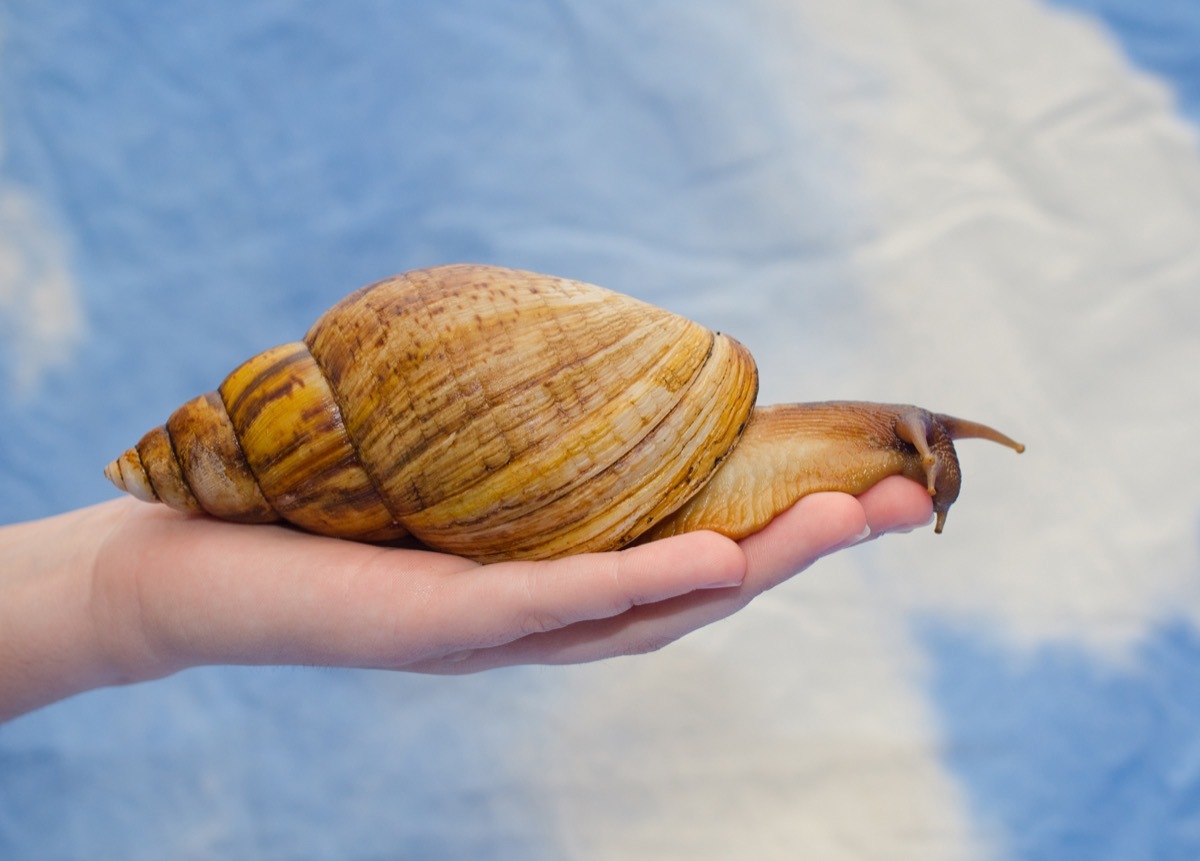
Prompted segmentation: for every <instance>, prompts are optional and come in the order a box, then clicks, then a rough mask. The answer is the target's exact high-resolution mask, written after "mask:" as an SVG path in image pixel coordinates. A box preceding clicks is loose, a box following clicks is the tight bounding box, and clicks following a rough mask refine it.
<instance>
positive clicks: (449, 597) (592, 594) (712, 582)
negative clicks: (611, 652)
mask: <svg viewBox="0 0 1200 861" xmlns="http://www.w3.org/2000/svg"><path fill="white" fill-rule="evenodd" d="M745 571H746V560H745V556H744V555H743V553H742V551H741V549H740V548H739V547H738V545H737V544H736V543H735V542H733V541H730V540H729V539H728V538H724V537H722V536H720V535H717V534H715V533H711V532H694V533H689V534H686V535H679V536H675V537H673V538H669V539H664V540H662V541H655V542H651V543H648V544H645V545H640V546H635V547H631V548H629V549H626V550H623V551H620V552H617V553H591V554H583V555H579V556H570V557H566V558H564V559H558V560H553V561H549V562H538V563H529V562H502V563H497V564H494V565H487V566H483V567H481V568H478V569H475V570H473V571H470V572H466V573H465V574H464V575H459V576H456V577H453V578H447V579H446V583H445V589H444V590H443V592H442V599H441V600H440V601H439V606H440V607H441V608H442V610H443V611H444V612H446V613H453V614H457V615H458V626H459V629H460V632H461V634H462V636H463V637H464V638H465V639H464V642H463V643H462V646H463V647H464V648H483V647H489V646H496V645H502V644H505V643H509V642H512V641H514V640H517V639H521V638H524V637H527V636H529V635H531V634H542V633H545V632H548V631H554V630H557V629H560V628H564V627H567V626H570V625H576V624H578V623H581V622H587V621H591V620H597V619H608V618H611V617H614V616H618V615H620V614H623V613H625V612H626V611H628V610H630V609H632V608H634V607H638V606H642V605H647V604H654V603H657V602H661V601H664V600H667V599H670V598H674V597H676V596H679V595H684V594H687V593H689V592H693V591H695V590H709V589H715V588H727V587H730V586H735V585H737V584H739V583H741V582H742V579H743V577H744V576H745ZM481 606H483V607H486V608H487V612H486V613H482V612H480V608H481ZM472 608H474V611H472ZM464 623H465V624H464Z"/></svg>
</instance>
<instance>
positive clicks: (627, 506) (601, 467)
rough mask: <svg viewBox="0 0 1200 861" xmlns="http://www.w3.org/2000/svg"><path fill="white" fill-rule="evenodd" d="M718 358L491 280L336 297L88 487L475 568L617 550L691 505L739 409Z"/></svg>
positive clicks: (737, 382) (712, 342)
mask: <svg viewBox="0 0 1200 861" xmlns="http://www.w3.org/2000/svg"><path fill="white" fill-rule="evenodd" d="M756 392H757V375H756V370H755V366H754V361H753V359H752V358H751V356H750V354H749V353H748V352H747V351H746V349H745V348H744V347H742V346H741V345H740V344H738V343H737V342H736V341H734V340H733V339H731V338H729V337H727V336H724V335H720V334H717V333H714V332H712V331H710V330H708V329H706V328H704V327H703V326H700V325H699V324H697V323H694V322H691V321H690V320H687V319H685V318H683V317H680V316H678V315H675V314H671V313H669V312H667V311H665V310H662V309H660V308H657V307H655V306H653V305H648V304H646V303H644V302H640V301H637V300H634V299H632V298H630V297H627V296H623V295H620V294H618V293H614V292H612V291H609V290H605V289H603V288H600V287H595V286H592V285H588V284H583V283H580V282H577V281H570V280H566V279H562V278H554V277H550V276H545V275H537V274H534V273H529V272H518V271H512V270H506V269H500V268H495V267H487V266H474V265H454V266H442V267H437V268H433V269H426V270H417V271H412V272H408V273H405V274H402V275H399V276H396V277H394V278H390V279H387V280H384V281H380V282H378V283H376V284H373V285H370V286H368V287H365V288H363V289H361V290H359V291H357V292H356V293H353V294H352V295H350V296H348V297H346V298H345V299H344V300H342V301H341V302H339V303H338V304H337V305H335V306H334V307H333V308H331V309H330V310H329V311H328V312H326V313H325V314H324V315H323V316H322V317H321V318H320V319H319V320H318V321H317V322H316V324H315V325H314V326H313V327H312V329H311V330H310V331H309V332H308V334H307V335H306V337H305V338H304V341H303V342H297V343H292V344H284V345H282V346H279V347H275V348H273V349H270V350H267V351H265V352H263V353H260V354H259V355H257V356H255V357H254V358H252V359H250V360H249V361H247V362H245V363H244V364H243V365H241V366H240V367H238V368H237V369H236V370H234V371H233V372H232V373H231V374H230V375H229V376H228V377H227V378H226V379H225V381H224V382H223V383H222V384H221V385H220V387H219V388H218V390H217V391H216V392H209V393H208V394H205V395H201V396H200V397H198V398H196V399H194V400H192V401H189V402H188V403H186V404H184V405H183V406H182V407H180V408H179V409H178V410H176V411H175V412H174V413H173V414H172V415H171V417H170V418H169V419H168V421H167V423H166V425H165V426H162V427H159V428H156V429H154V430H152V431H150V432H149V433H148V434H146V435H145V436H144V437H143V438H142V440H141V441H140V442H139V443H138V444H137V446H136V447H134V448H132V449H130V450H128V451H127V452H125V453H124V454H123V455H122V456H121V457H120V458H118V459H117V460H116V461H114V462H113V463H112V464H110V465H109V467H108V469H107V470H106V471H105V474H106V475H107V476H108V477H109V479H110V480H112V481H113V483H114V484H116V485H117V486H118V487H119V488H121V489H124V490H127V491H129V492H130V493H132V494H133V495H134V496H137V497H138V498H140V499H144V500H148V501H153V500H158V501H161V502H165V503H166V504H167V505H169V506H171V507H173V508H176V509H180V510H183V511H192V512H206V513H208V514H211V515H214V516H216V517H220V518H224V519H227V520H234V521H241V522H250V523H262V522H270V521H275V520H280V519H283V520H286V521H288V522H290V523H292V524H295V525H296V526H299V527H301V528H302V529H305V530H308V531H311V532H316V533H319V534H323V535H333V536H340V537H346V538H354V539H361V540H368V541H384V540H390V539H396V538H400V537H402V536H404V535H406V534H411V535H413V536H415V537H416V538H417V539H418V540H420V541H421V542H422V543H424V544H426V545H428V546H430V547H434V548H437V549H439V550H444V551H447V552H450V553H455V554H460V555H465V556H470V557H472V558H475V559H480V560H492V559H499V558H512V557H524V558H546V557H553V556H560V555H564V554H568V553H578V552H585V551H590V550H603V549H610V548H614V547H620V546H623V545H624V544H627V543H629V541H631V540H632V539H633V538H635V537H636V536H637V535H639V534H640V533H642V532H644V531H645V530H646V529H647V528H648V527H650V526H651V525H652V524H654V523H656V522H658V521H659V520H661V519H662V518H664V517H665V516H666V515H667V514H669V513H670V512H671V511H674V510H675V509H676V508H678V507H679V506H681V505H682V504H683V503H684V502H685V501H686V500H687V499H688V498H689V497H691V496H692V495H694V494H695V493H696V491H697V490H698V489H699V488H700V487H702V486H703V485H704V484H705V483H706V482H707V481H708V480H709V478H710V477H711V475H712V474H713V472H714V470H715V469H716V468H717V467H718V465H719V464H720V463H721V461H722V460H723V459H724V458H725V457H726V455H727V454H728V453H729V451H730V450H731V449H732V448H733V446H734V445H735V443H736V442H737V439H738V436H739V434H740V433H741V432H742V429H743V427H744V426H745V424H746V422H747V420H748V418H749V416H750V413H751V410H752V408H753V406H754V400H755V395H756Z"/></svg>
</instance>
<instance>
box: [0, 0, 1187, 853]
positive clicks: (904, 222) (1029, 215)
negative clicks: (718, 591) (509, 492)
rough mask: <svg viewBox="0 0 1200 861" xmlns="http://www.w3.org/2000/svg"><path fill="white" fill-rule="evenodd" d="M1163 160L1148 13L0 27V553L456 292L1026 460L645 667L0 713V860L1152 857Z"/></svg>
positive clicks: (294, 4)
mask: <svg viewBox="0 0 1200 861" xmlns="http://www.w3.org/2000/svg"><path fill="white" fill-rule="evenodd" d="M1197 122H1200V6H1198V5H1197V4H1195V3H1194V2H1191V0H1156V2H1154V3H1144V2H1141V0H1070V2H1062V3H1054V4H1051V3H1046V2H1034V0H1006V2H1002V3H1001V2H996V1H995V0H924V2H918V3H906V4H892V3H877V2H869V0H787V1H786V2H785V0H751V2H745V3H737V4H734V3H720V2H714V0H698V2H693V3H688V4H683V3H666V2H661V0H637V2H632V0H618V2H610V3H589V2H581V0H565V2H541V3H539V2H528V3H515V4H513V3H508V4H501V3H486V2H479V1H478V0H477V1H476V2H467V0H452V2H445V3H436V4H435V3H429V4H393V3H387V2H382V0H375V2H361V3H355V4H332V3H321V2H315V0H269V2H263V3H247V4H226V5H224V6H222V7H221V8H220V9H219V10H218V9H216V8H215V7H213V6H212V5H211V4H196V3H161V4H147V3H133V2H129V0H114V2H104V3H94V2H91V3H89V2H83V0H56V2H53V3H46V2H38V0H14V2H9V3H6V4H4V5H3V6H0V427H3V432H0V522H5V523H7V522H14V521H19V520H23V519H28V518H35V517H41V516H46V515H49V514H52V513H55V512H58V511H63V510H66V509H69V508H72V507H76V506H80V505H86V504H91V503H94V502H97V501H100V500H103V499H107V498H110V497H111V496H112V495H113V494H114V491H113V490H112V489H111V487H110V486H108V485H107V483H106V482H105V481H104V479H103V477H102V476H101V470H102V468H103V466H104V464H105V463H107V461H108V460H109V459H111V458H112V457H113V456H115V455H116V454H117V453H119V452H120V451H121V450H122V449H124V448H125V447H126V446H128V445H130V444H131V443H133V442H134V441H136V439H137V438H138V437H139V436H140V435H141V434H142V433H143V432H144V431H145V430H147V429H148V428H150V427H152V426H153V425H156V424H159V423H161V422H162V421H163V420H164V419H165V417H166V416H167V415H168V414H169V412H170V411H171V410H172V409H173V408H174V407H175V406H177V405H178V404H179V403H181V402H183V401H184V400H187V399H189V398H191V397H192V396H194V395H196V394H198V393H200V392H203V391H206V390H209V389H212V388H214V387H215V386H216V385H217V384H218V383H219V382H220V380H221V378H222V377H223V376H224V374H225V373H226V372H228V371H229V370H230V369H231V368H233V367H234V366H235V365H236V364H238V363H239V362H240V361H242V360H243V359H245V358H247V357H248V356H250V355H252V354H254V353H256V352H258V351H260V350H262V349H264V348H267V347H270V346H272V345H274V344H277V343H281V342H285V341H290V340H294V339H295V338H296V337H298V336H299V335H301V334H302V333H303V332H304V331H305V329H306V328H307V326H308V325H309V323H311V322H312V320H313V319H315V317H316V316H317V315H318V314H319V313H320V312H321V311H322V310H324V308H325V307H327V306H328V305H330V304H332V302H333V301H335V300H336V299H337V298H339V297H340V296H341V295H343V294H344V293H346V292H349V291H350V290H352V289H354V288H356V287H358V286H361V285H362V284H366V283H369V282H371V281H374V280H377V279H378V278H381V277H384V276H386V275H389V274H392V273H394V272H398V271H402V270H405V269H411V268H416V267H420V266H427V265H432V264H437V263H446V262H457V261H474V262H484V263H497V264H503V265H508V266H514V267H518V268H525V269H534V270H540V271H545V272H551V273H554V274H558V275H563V276H567V277H572V278H578V279H582V280H587V281H592V282H595V283H599V284H603V285H605V286H609V287H612V288H614V289H618V290H621V291H623V292H626V293H631V294H634V295H636V296H639V297H641V298H644V299H647V300H649V301H652V302H655V303H657V304H660V305H664V306H666V307H669V308H671V309H673V310H675V311H678V312H679V313H682V314H685V315H688V316H691V317H693V318H694V319H697V320H700V321H701V322H703V323H705V324H707V325H709V326H711V327H713V328H716V329H720V330H722V331H725V332H729V333H730V334H733V335H734V336H736V337H737V338H738V339H739V340H741V341H743V343H745V344H746V345H747V346H749V347H750V348H751V349H752V350H753V352H754V354H755V356H756V357H757V359H758V362H759V366H760V371H761V374H762V398H761V399H762V400H763V401H764V402H770V401H782V400H823V399H828V398H863V399H873V400H884V401H904V402H914V403H920V404H922V405H925V406H928V407H930V408H934V409H938V410H941V411H945V412H949V413H955V414H961V415H965V416H969V417H971V418H977V419H980V420H982V421H987V422H989V423H993V424H995V425H997V426H998V427H1001V428H1003V429H1004V430H1005V431H1008V432H1010V433H1012V434H1013V435H1014V436H1017V437H1018V438H1020V439H1022V440H1023V441H1024V442H1026V443H1027V444H1028V446H1029V450H1028V451H1027V453H1026V454H1025V455H1024V456H1022V457H1021V458H1015V457H1013V456H1012V454H1011V452H1006V451H1004V450H1002V449H999V448H994V447H991V446H985V445H983V444H972V443H969V442H968V443H964V444H962V445H961V446H960V454H961V455H962V460H963V463H964V471H965V474H966V479H965V484H964V491H963V495H962V498H961V501H960V503H959V504H958V506H957V507H956V508H955V509H954V510H953V511H952V513H951V516H950V518H949V521H948V524H947V529H946V533H945V534H944V535H943V536H941V537H939V538H936V539H935V538H934V537H933V536H932V534H931V533H928V532H918V533H914V534H911V535H907V536H893V537H889V538H887V539H885V540H883V541H880V542H877V543H873V544H870V545H866V546H862V547H859V548H855V549H854V550H852V551H848V552H845V553H842V554H838V555H837V556H836V557H834V558H830V559H828V560H825V561H823V562H822V563H820V564H819V565H817V566H816V567H814V568H813V569H811V570H810V571H808V572H806V573H804V574H803V575H801V576H800V577H798V578H796V579H794V580H792V581H790V582H789V583H787V584H786V585H784V586H782V587H780V588H779V589H777V590H775V591H774V592H772V593H771V594H769V595H767V596H764V597H763V598H761V599H760V600H758V601H757V602H755V603H754V604H753V605H751V606H750V607H749V608H748V609H746V610H745V611H743V612H742V613H740V614H739V615H738V616H736V617H734V618H732V619H730V620H727V621H725V622H722V623H720V624H718V625H715V626H713V627H711V628H709V629H706V630H704V631H701V632H698V633H696V634H694V635H692V636H690V637H688V638H685V639H684V640H683V641H682V642H680V643H678V644H675V645H673V646H672V647H670V648H667V649H665V650H663V651H662V652H659V653H656V654H654V655H650V656H644V657H639V658H631V659H621V660H613V661H608V662H602V663H600V664H596V665H589V666H584V667H568V668H554V669H542V668H516V669H510V670H501V671H494V672H491V673H486V674H483V675H479V676H474V677H465V678H427V677H419V676H410V675H402V674H388V673H381V672H357V671H330V670H317V669H290V668H257V669H246V668H206V669H202V670H193V671H189V672H185V673H182V674H180V675H178V676H175V677H172V678H169V679H165V680H162V681H158V682H154V683H151V684H145V685H140V686H136V687H133V688H127V689H114V690H103V691H96V692H92V693H89V694H85V695H82V696H79V697H76V698H74V699H72V700H68V701H66V702H63V703H59V704H56V705H54V706H51V707H48V708H46V709H43V710H40V711H38V712H35V713H32V714H30V715H26V716H24V717H22V718H19V719H17V720H15V721H12V722H10V723H9V724H6V725H3V726H0V858H5V859H8V858H13V859H26V858H54V859H85V858H86V859H95V858H122V859H130V861H138V859H161V858H173V859H192V858H195V859H202V858H203V859H207V858H222V859H229V858H255V859H301V861H305V859H349V860H350V861H356V859H383V858H421V859H438V858H453V859H493V858H504V859H506V858H513V859H528V861H539V859H547V861H549V859H613V858H620V859H643V858H644V859H664V858H687V859H692V860H693V861H704V859H728V858H753V859H758V861H767V859H795V858H810V859H823V861H840V859H847V861H851V859H871V861H887V859H922V861H942V859H946V861H949V859H971V861H975V859H997V861H1008V859H1014V861H1015V859H1021V861H1041V859H1046V861H1075V859H1079V861H1108V859H1112V861H1118V859H1119V861H1128V859H1143V858H1145V859H1151V858H1153V859H1171V860H1172V861H1173V859H1181V861H1182V859H1194V858H1197V857H1200V718H1198V717H1197V716H1198V715H1200V631H1198V624H1200V563H1198V559H1197V556H1198V552H1197V551H1198V546H1200V494H1198V493H1197V491H1196V489H1195V485H1194V479H1195V477H1196V476H1198V475H1200V453H1198V449H1197V446H1196V445H1195V439H1196V437H1197V431H1198V429H1200V386H1198V385H1197V384H1196V381H1195V377H1196V369H1197V368H1200V328H1198V327H1200V241H1198V240H1197V238H1198V237H1200V136H1198V134H1197ZM2 564H3V562H2V561H0V565H2Z"/></svg>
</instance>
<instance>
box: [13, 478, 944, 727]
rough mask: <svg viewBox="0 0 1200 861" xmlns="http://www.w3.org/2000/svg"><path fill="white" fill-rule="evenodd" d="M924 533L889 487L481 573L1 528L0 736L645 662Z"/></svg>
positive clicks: (305, 551) (207, 532)
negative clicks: (185, 700) (522, 668)
mask: <svg viewBox="0 0 1200 861" xmlns="http://www.w3.org/2000/svg"><path fill="white" fill-rule="evenodd" d="M931 517H932V501H931V498H930V495H929V493H928V492H927V490H926V488H924V487H922V486H921V485H920V484H917V483H916V482H913V481H911V480H908V479H905V478H901V477H899V476H893V477H891V478H887V479H884V480H883V481H881V482H880V483H879V484H877V485H875V486H874V487H872V488H871V489H870V490H868V491H866V492H865V493H863V494H861V495H860V496H857V497H855V496H850V495H848V494H844V493H815V494H812V495H810V496H806V497H804V498H803V499H801V500H800V501H799V502H798V503H796V505H794V506H793V507H792V508H790V509H789V510H787V511H785V512H784V513H783V514H781V515H780V516H779V517H777V518H776V519H775V520H773V521H772V522H771V523H770V524H768V525H767V527H766V528H765V529H763V530H762V531H761V532H758V533H756V534H754V535H750V536H748V537H746V538H744V539H742V540H741V541H737V542H735V541H732V540H730V539H728V538H724V537H722V536H720V535H717V534H716V533H713V532H692V533H687V534H683V535H678V536H675V537H671V538H665V539H662V540H660V541H653V542H649V543H647V544H644V545H640V546H636V547H631V548H628V549H626V550H622V551H617V552H611V553H592V554H586V555H582V556H574V557H569V558H566V559H560V560H554V561H547V562H516V561H513V562H500V563H495V564H492V565H487V566H481V565H479V564H477V563H475V562H471V561H468V560H465V559H462V558H460V557H456V556H449V555H445V554H440V553H434V552H430V551H423V550H408V549H395V548H379V547H373V546H369V545H364V544H356V543H353V542H347V541H342V540H338V539H333V538H324V537H320V536H315V535H310V534H306V533H301V532H299V531H296V530H292V529H288V528H285V527H277V526H242V525H238V524H232V523H225V522H222V521H218V520H212V519H208V518H204V517H198V516H190V515H183V514H179V513H177V512H174V511H171V510H169V509H166V508H165V507H162V506H151V505H146V504H144V503H140V502H138V501H136V500H134V499H131V498H122V499H116V500H112V501H111V502H106V503H102V504H100V505H96V506H92V507H90V508H85V509H80V510H78V511H72V512H69V513H66V514H63V515H59V516H57V517H52V518H47V519H45V520H39V521H31V522H28V523H19V524H14V525H11V526H6V527H3V528H0V559H3V560H4V566H3V568H2V569H0V721H2V720H7V719H10V718H13V717H15V716H17V715H20V714H23V713H25V712H29V711H32V710H34V709H37V708H39V707H41V706H44V705H48V704H50V703H53V702H55V701H57V700H61V699H63V698H65V697H69V696H72V695H74V694H78V693H82V692H84V691H87V690H90V689H93V688H98V687H106V686H112V685H124V684H131V683H135V682H143V681H149V680H151V679H156V678H161V677H163V676H167V675H170V674H172V673H176V672H179V671H181V670H184V669H187V668H189V667H195V666H202V665H211V664H251V665H267V664H292V665H322V666H334V667H370V668H382V669H391V670H406V671H411V672H422V673H444V674H457V673H468V672H476V671H479V670H485V669H490V668H493V667H502V666H510V665H516V664H573V663H583V662H587V661H595V660H600V659H603V658H609V657H616V656H619V655H633V654H642V653H647V652H652V651H654V650H656V649H659V648H661V647H663V646H665V645H667V644H668V643H671V642H674V641H675V640H677V639H679V638H680V637H682V636H684V635H685V634H687V633H689V632H691V631H694V630H696V629H697V628H701V627H703V626H705V625H708V624H711V623H712V622H715V621H717V620H719V619H722V618H724V617H726V616H729V615H730V614H732V613H734V612H736V611H737V610H739V609H741V608H742V607H745V606H746V605H747V604H748V603H749V602H750V601H751V600H753V599H754V598H755V597H756V596H758V595H760V594H762V593H763V592H765V591H766V590H768V589H770V588H772V587H774V586H776V585H778V584H779V583H781V582H783V581H784V580H786V579H788V578H789V577H791V576H792V575H794V574H796V573H797V572H799V571H802V570H804V569H805V568H807V567H809V566H810V565H812V564H813V563H814V562H815V561H816V560H817V559H819V558H820V557H822V556H825V555H827V554H829V553H832V552H834V551H836V550H838V549H841V548H843V547H847V546H849V545H851V544H855V543H858V542H859V541H861V540H863V539H865V538H867V537H877V536H879V535H882V534H884V533H887V532H895V531H907V530H911V529H914V528H916V527H918V526H921V525H924V524H927V523H928V522H930V520H931Z"/></svg>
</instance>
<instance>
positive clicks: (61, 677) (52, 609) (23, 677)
mask: <svg viewBox="0 0 1200 861" xmlns="http://www.w3.org/2000/svg"><path fill="white" fill-rule="evenodd" d="M120 508H121V507H120V506H116V505H104V506H96V507H93V508H87V509H82V510H80V511H73V512H70V513H68V514H63V515H60V516H58V517H52V518H48V519H46V520H39V521H34V522H30V523H19V524H15V525H12V526H5V527H0V559H2V560H3V563H2V564H0V721H2V720H7V719H8V718H11V717H15V716H16V715H18V714H21V713H23V712H27V711H30V710H32V709H35V708H38V707H39V706H43V705H46V704H48V703H52V702H55V701H56V700H60V699H63V698H64V697H68V696H70V695H72V694H75V693H79V692H81V691H84V690H88V689H91V688H94V687H99V686H102V685H107V684H114V683H118V682H120V681H123V679H121V677H120V676H121V673H120V671H119V670H117V669H116V667H115V666H114V665H113V663H112V661H111V660H110V656H109V655H106V654H105V650H104V648H103V646H102V642H101V638H100V637H99V636H98V633H99V632H98V629H97V624H96V618H95V608H94V606H93V603H92V583H91V574H92V571H93V568H94V560H95V554H96V551H97V549H98V548H99V546H100V545H101V543H102V542H103V540H104V537H105V536H106V535H107V534H108V533H109V532H110V531H111V529H112V528H113V524H114V522H115V519H116V518H117V517H119V516H120Z"/></svg>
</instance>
